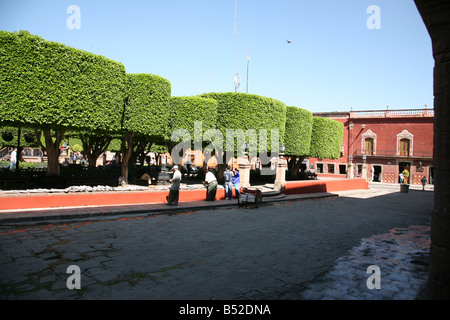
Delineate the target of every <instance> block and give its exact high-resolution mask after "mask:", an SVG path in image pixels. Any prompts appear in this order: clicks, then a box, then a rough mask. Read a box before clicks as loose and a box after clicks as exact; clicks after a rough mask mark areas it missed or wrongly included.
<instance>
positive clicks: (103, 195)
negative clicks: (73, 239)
mask: <svg viewBox="0 0 450 320" xmlns="http://www.w3.org/2000/svg"><path fill="white" fill-rule="evenodd" d="M368 188H369V184H368V182H366V181H365V180H363V179H342V180H327V181H320V180H314V181H298V182H297V181H289V182H287V183H286V190H284V193H285V194H305V193H317V192H336V191H345V190H357V189H368ZM168 195H169V191H168V190H167V191H138V192H135V191H122V192H117V191H114V192H96V193H76V194H70V193H69V194H67V193H61V194H52V193H46V194H22V195H7V196H3V197H0V210H15V209H36V208H64V207H79V206H107V205H127V204H149V203H165V202H167V201H166V196H168ZM205 197H206V189H200V190H180V196H179V202H187V201H199V200H204V199H205ZM224 198H225V190H224V189H219V190H217V194H216V199H224Z"/></svg>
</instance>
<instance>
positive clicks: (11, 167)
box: [9, 148, 17, 171]
mask: <svg viewBox="0 0 450 320" xmlns="http://www.w3.org/2000/svg"><path fill="white" fill-rule="evenodd" d="M16 165H17V149H16V148H14V149H13V151H12V152H11V158H10V163H9V170H11V171H12V170H14V169H15V168H16Z"/></svg>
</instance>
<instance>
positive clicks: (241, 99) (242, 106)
mask: <svg viewBox="0 0 450 320" xmlns="http://www.w3.org/2000/svg"><path fill="white" fill-rule="evenodd" d="M201 97H205V98H213V99H215V100H217V101H218V103H219V106H218V112H217V129H219V130H220V131H221V132H222V134H223V136H224V139H226V130H227V129H231V130H237V129H242V130H243V131H244V132H246V131H247V130H249V129H254V130H256V133H257V134H259V130H260V129H265V130H267V141H268V144H267V151H270V150H271V143H270V141H271V135H270V133H271V129H275V130H278V132H279V137H280V141H279V143H280V144H282V143H283V139H284V131H285V124H286V105H285V104H284V103H283V102H281V101H278V100H275V99H272V98H266V97H261V96H258V95H254V94H246V93H234V92H225V93H206V94H202V95H201ZM258 139H259V136H258ZM249 142H250V143H252V141H249ZM224 143H225V141H224Z"/></svg>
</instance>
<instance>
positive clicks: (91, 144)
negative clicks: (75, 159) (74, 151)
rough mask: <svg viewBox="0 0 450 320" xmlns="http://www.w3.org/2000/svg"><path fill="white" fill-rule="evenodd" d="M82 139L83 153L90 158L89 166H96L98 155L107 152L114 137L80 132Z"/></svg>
mask: <svg viewBox="0 0 450 320" xmlns="http://www.w3.org/2000/svg"><path fill="white" fill-rule="evenodd" d="M80 139H81V142H82V143H83V155H84V156H85V157H86V158H87V159H88V162H89V168H91V169H92V168H95V167H96V165H97V159H98V157H100V156H101V155H102V154H103V153H104V152H106V150H107V149H108V147H109V144H110V143H111V141H112V137H111V136H94V135H88V134H80Z"/></svg>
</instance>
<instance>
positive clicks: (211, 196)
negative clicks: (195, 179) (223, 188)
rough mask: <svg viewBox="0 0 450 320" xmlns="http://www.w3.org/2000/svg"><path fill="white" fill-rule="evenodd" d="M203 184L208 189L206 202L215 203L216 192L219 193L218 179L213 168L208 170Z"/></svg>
mask: <svg viewBox="0 0 450 320" xmlns="http://www.w3.org/2000/svg"><path fill="white" fill-rule="evenodd" d="M203 184H204V185H205V187H206V199H205V201H214V200H216V192H217V179H216V176H215V175H214V173H213V172H212V168H209V169H208V172H207V173H206V175H205V181H203Z"/></svg>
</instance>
